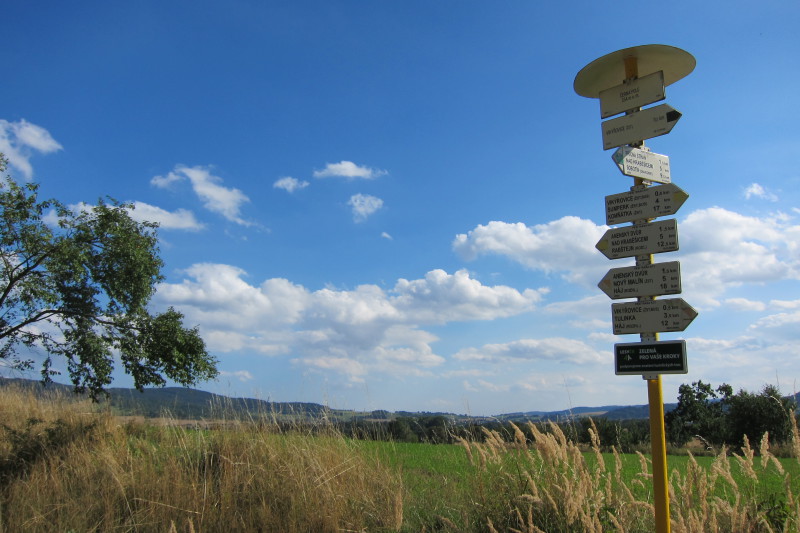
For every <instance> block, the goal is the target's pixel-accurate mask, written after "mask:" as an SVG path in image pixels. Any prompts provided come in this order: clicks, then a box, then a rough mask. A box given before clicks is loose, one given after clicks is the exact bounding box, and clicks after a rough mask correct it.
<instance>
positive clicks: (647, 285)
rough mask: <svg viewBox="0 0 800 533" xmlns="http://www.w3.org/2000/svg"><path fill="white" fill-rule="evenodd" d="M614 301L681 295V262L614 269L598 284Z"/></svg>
mask: <svg viewBox="0 0 800 533" xmlns="http://www.w3.org/2000/svg"><path fill="white" fill-rule="evenodd" d="M597 286H598V287H600V290H602V291H603V292H604V293H606V294H607V295H608V297H609V298H611V299H612V300H619V299H620V298H638V297H640V296H663V295H665V294H680V292H681V264H680V262H679V261H668V262H666V263H655V264H652V265H643V266H633V267H623V268H612V269H611V270H609V271H608V273H607V274H606V275H605V276H604V277H603V279H601V280H600V283H598V284H597Z"/></svg>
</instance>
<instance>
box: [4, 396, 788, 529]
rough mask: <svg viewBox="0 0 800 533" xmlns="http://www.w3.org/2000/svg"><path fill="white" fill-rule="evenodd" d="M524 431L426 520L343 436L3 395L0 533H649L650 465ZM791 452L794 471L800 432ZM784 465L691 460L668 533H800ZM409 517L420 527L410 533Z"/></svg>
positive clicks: (673, 489)
mask: <svg viewBox="0 0 800 533" xmlns="http://www.w3.org/2000/svg"><path fill="white" fill-rule="evenodd" d="M529 429H530V431H531V433H532V434H533V441H532V442H527V441H526V438H525V435H524V434H523V432H522V431H520V430H519V428H516V427H514V430H515V439H514V440H513V441H512V442H508V441H507V440H505V439H503V438H501V436H500V435H499V434H498V433H495V432H492V431H486V432H485V437H486V438H485V441H484V442H481V443H478V442H467V441H461V443H460V444H461V446H462V447H463V449H464V451H465V453H466V455H467V457H468V458H469V463H470V464H471V466H467V467H464V468H462V469H461V470H460V471H459V472H458V474H457V475H458V478H457V480H458V488H459V490H458V491H457V492H455V491H452V490H451V491H450V493H452V494H453V495H456V496H457V499H455V500H450V499H448V500H447V501H446V502H443V504H442V505H438V506H436V507H437V508H438V509H443V510H447V516H442V515H438V516H429V515H420V514H415V513H414V510H413V509H409V508H408V503H407V502H409V501H417V500H416V499H415V498H414V497H413V496H415V495H413V494H405V492H404V491H405V490H406V489H405V488H404V484H403V479H402V475H403V474H402V473H401V468H400V467H398V466H393V467H390V466H388V465H389V464H390V462H389V461H387V460H386V457H385V456H382V455H381V454H380V453H379V452H378V451H376V450H377V448H371V447H369V446H364V445H362V444H359V443H354V442H352V441H348V440H346V439H344V438H343V437H342V436H341V435H340V434H338V433H336V432H334V431H327V432H326V431H323V432H315V433H314V434H313V435H312V434H309V433H303V432H299V431H280V430H278V429H277V428H276V427H265V426H264V425H263V424H261V425H259V424H255V423H246V422H237V421H235V420H230V421H228V422H226V423H225V424H220V425H218V426H215V428H214V429H203V428H201V429H197V428H187V427H185V425H179V424H175V425H169V424H153V423H150V422H149V421H141V420H127V421H122V420H120V419H118V418H115V417H112V416H110V415H108V414H105V413H102V412H97V411H96V410H95V406H93V405H92V404H90V403H88V402H75V401H67V400H66V399H58V398H55V399H48V400H42V399H38V398H36V397H35V396H33V395H31V394H30V393H27V392H21V391H15V390H3V391H0V533H2V532H17V531H26V532H27V531H32V532H36V531H75V532H83V531H98V532H99V531H104V532H105V531H136V532H149V531H170V532H175V533H178V532H184V531H185V532H204V531H212V532H216V531H275V532H301V531H302V532H345V531H408V532H410V531H414V532H417V531H427V532H431V531H466V532H470V531H487V532H524V533H534V532H536V533H539V532H547V533H551V532H576V533H578V532H580V533H583V532H600V531H626V532H646V531H653V530H654V525H653V524H654V520H653V504H652V494H651V473H650V462H649V460H648V459H647V457H645V456H644V455H642V454H639V456H638V457H639V462H638V467H637V468H638V470H635V471H634V472H631V471H630V468H629V467H625V469H624V468H623V462H626V461H623V457H622V456H620V455H619V454H618V453H616V452H614V453H613V454H611V456H610V460H609V456H604V455H603V454H601V453H600V449H601V448H600V444H601V443H600V442H599V439H598V438H597V437H596V432H594V433H593V435H592V437H593V440H592V447H591V448H590V449H589V453H588V454H587V453H586V450H585V449H581V448H580V447H579V446H577V445H575V444H574V443H572V442H570V441H568V440H567V438H566V436H565V435H564V433H563V432H562V431H561V430H560V429H559V427H558V426H556V425H551V426H550V427H549V428H547V431H543V430H541V429H540V428H538V427H537V426H533V425H531V427H530V428H529ZM792 449H793V451H794V457H795V458H794V459H793V460H794V461H798V458H800V436H799V435H798V432H797V428H795V430H794V441H793V444H792ZM434 460H435V459H434ZM784 465H786V463H781V462H780V461H778V459H776V458H775V456H774V455H773V454H772V453H771V451H770V447H769V442H768V439H764V440H762V442H761V443H760V444H759V446H758V449H753V448H751V447H750V446H749V444H748V445H746V446H745V447H744V448H743V449H742V450H741V453H737V454H730V453H729V452H728V451H727V450H722V451H721V452H720V453H719V454H718V455H717V456H716V458H715V459H714V460H713V463H712V465H711V466H710V467H704V466H701V465H699V464H698V462H697V461H696V460H695V458H694V457H692V456H689V458H688V464H687V466H686V468H683V469H674V470H673V471H672V473H671V476H670V494H671V518H672V531H674V532H675V533H684V532H687V533H688V532H692V533H694V532H720V533H721V532H726V533H727V532H734V533H735V532H745V531H746V532H778V531H782V532H796V533H800V496H799V494H800V489H798V487H799V486H800V482H798V480H797V479H794V478H793V477H792V475H791V474H790V473H787V472H785V471H784ZM793 471H795V472H796V471H797V470H796V469H794V468H793ZM767 475H768V476H769V477H770V478H771V479H773V480H774V479H776V477H777V479H779V480H781V482H782V483H783V487H784V488H785V490H776V489H775V488H774V486H769V487H767V485H765V481H764V480H765V479H766V477H768V476H767ZM426 487H427V486H426ZM426 490H429V492H426V496H425V497H426V498H428V499H435V498H437V497H438V498H442V497H443V496H444V494H445V492H446V491H445V490H444V489H443V490H441V491H439V492H437V491H436V489H435V488H431V487H427V488H426ZM404 513H405V514H406V516H407V517H409V516H419V517H426V518H424V520H423V522H414V523H413V524H412V523H410V521H407V522H406V523H405V524H404V521H403V516H404ZM428 519H430V521H429V522H428Z"/></svg>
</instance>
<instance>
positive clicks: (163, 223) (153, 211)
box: [131, 202, 205, 231]
mask: <svg viewBox="0 0 800 533" xmlns="http://www.w3.org/2000/svg"><path fill="white" fill-rule="evenodd" d="M133 207H134V208H133V210H132V211H131V218H133V219H134V220H137V221H139V222H145V221H147V222H156V223H158V227H159V228H161V229H181V230H188V231H198V230H201V229H203V228H204V227H205V226H204V225H203V224H202V223H201V222H198V220H197V219H196V218H195V216H194V213H192V212H191V211H189V210H186V209H177V210H175V211H167V210H166V209H161V208H160V207H156V206H154V205H150V204H146V203H144V202H133Z"/></svg>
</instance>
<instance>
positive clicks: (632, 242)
mask: <svg viewBox="0 0 800 533" xmlns="http://www.w3.org/2000/svg"><path fill="white" fill-rule="evenodd" d="M595 248H597V249H598V250H600V252H601V253H602V254H603V255H605V256H606V257H608V258H609V259H621V258H623V257H634V256H637V255H643V254H657V253H662V252H674V251H676V250H677V249H678V222H677V221H676V220H675V219H674V218H671V219H669V220H661V221H659V222H651V223H645V224H634V225H633V226H623V227H621V228H611V229H610V230H608V231H606V232H605V234H603V236H602V237H601V238H600V240H599V241H597V244H596V245H595Z"/></svg>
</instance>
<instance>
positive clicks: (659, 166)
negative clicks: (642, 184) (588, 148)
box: [611, 146, 672, 183]
mask: <svg viewBox="0 0 800 533" xmlns="http://www.w3.org/2000/svg"><path fill="white" fill-rule="evenodd" d="M611 159H613V160H614V163H616V164H617V168H619V170H620V172H622V173H623V174H625V175H626V176H631V177H632V178H642V179H644V180H647V181H654V182H657V183H670V182H672V177H671V176H670V172H669V157H667V156H665V155H662V154H656V153H654V152H651V151H649V150H642V149H640V148H634V147H632V146H620V147H619V148H618V149H617V150H616V151H615V152H614V153H613V154H612V155H611Z"/></svg>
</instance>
